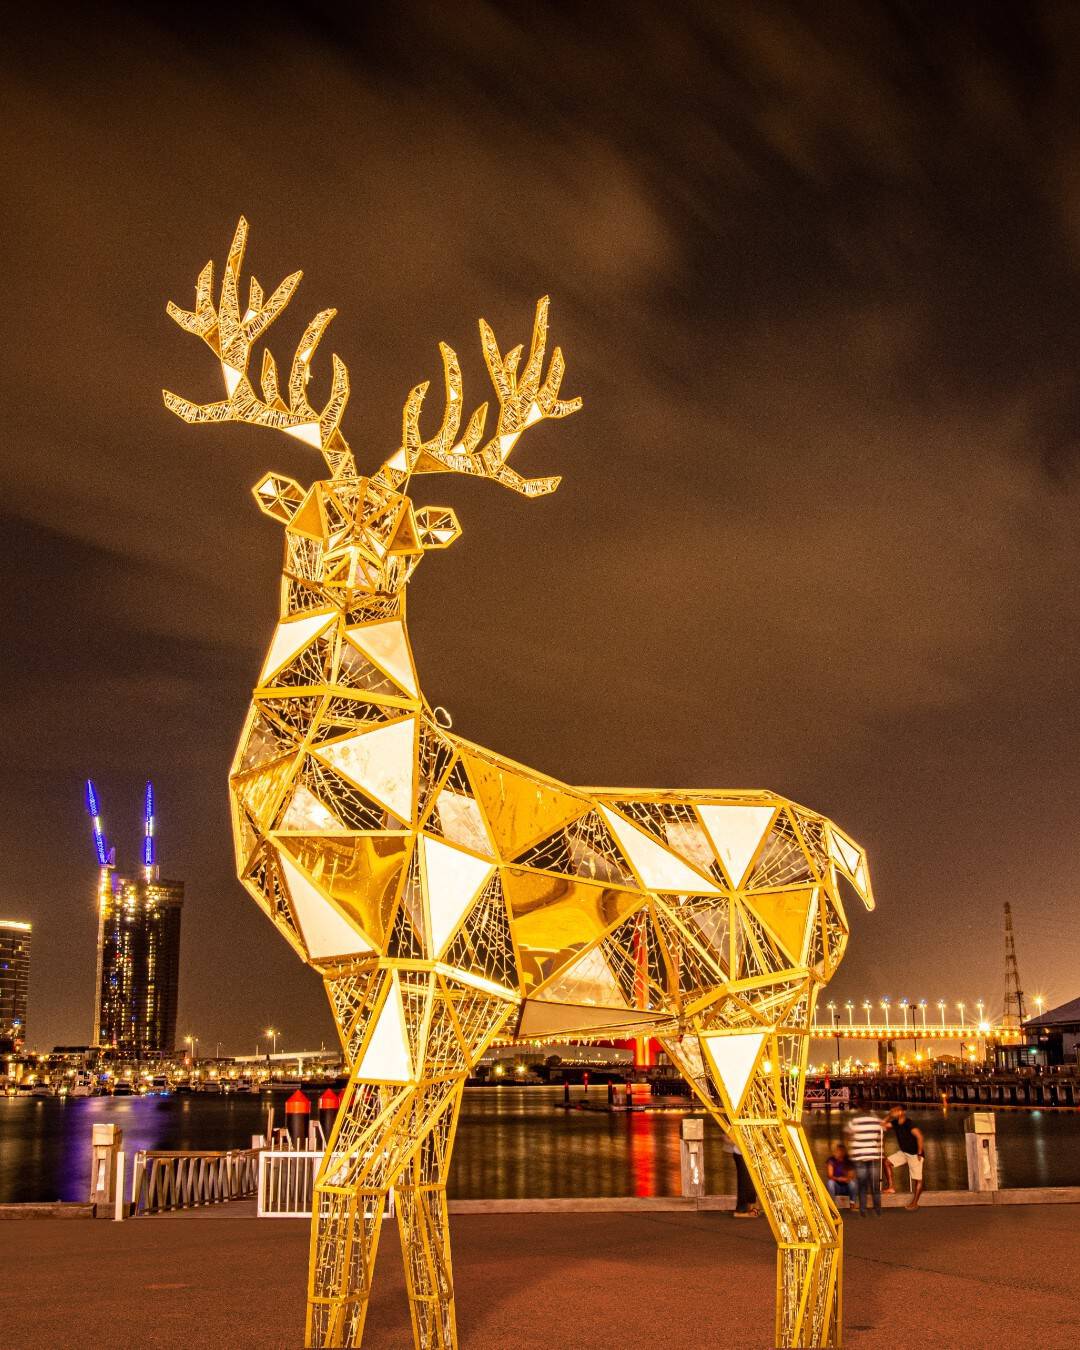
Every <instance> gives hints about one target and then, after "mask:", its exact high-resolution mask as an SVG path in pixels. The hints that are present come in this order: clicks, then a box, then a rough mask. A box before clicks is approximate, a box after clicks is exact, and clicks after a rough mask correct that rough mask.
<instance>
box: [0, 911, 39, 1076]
mask: <svg viewBox="0 0 1080 1350" xmlns="http://www.w3.org/2000/svg"><path fill="white" fill-rule="evenodd" d="M30 936H31V928H30V925H29V924H28V923H20V922H19V921H18V920H17V919H0V1049H11V1050H20V1049H21V1048H22V1045H23V1042H24V1041H25V1039H26V995H27V991H28V989H29V987H30Z"/></svg>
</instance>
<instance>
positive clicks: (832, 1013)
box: [826, 1002, 840, 1073]
mask: <svg viewBox="0 0 1080 1350" xmlns="http://www.w3.org/2000/svg"><path fill="white" fill-rule="evenodd" d="M826 1006H827V1007H828V1009H829V1016H830V1017H831V1018H832V1026H833V1031H834V1032H835V1034H836V1072H837V1073H839V1072H840V1033H839V1031H837V1029H836V1004H835V1003H831V1002H830V1003H828V1004H827V1005H826Z"/></svg>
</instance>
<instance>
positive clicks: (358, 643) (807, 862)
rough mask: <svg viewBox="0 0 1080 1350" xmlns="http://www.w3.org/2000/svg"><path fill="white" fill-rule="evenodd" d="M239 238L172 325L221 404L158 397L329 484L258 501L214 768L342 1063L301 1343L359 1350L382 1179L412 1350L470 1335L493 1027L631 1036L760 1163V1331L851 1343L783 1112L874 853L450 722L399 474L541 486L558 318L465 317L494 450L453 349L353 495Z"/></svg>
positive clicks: (752, 1162) (286, 292) (530, 490)
mask: <svg viewBox="0 0 1080 1350" xmlns="http://www.w3.org/2000/svg"><path fill="white" fill-rule="evenodd" d="M246 238H247V225H246V223H245V222H244V221H243V220H241V221H240V224H239V226H238V228H237V231H236V236H235V238H234V240H233V244H232V248H231V250H230V252H229V258H228V262H227V264H226V267H225V273H224V277H223V278H222V283H221V293H220V299H219V302H218V305H217V307H216V308H215V307H214V303H213V295H212V286H213V268H212V264H210V263H207V265H206V267H205V268H204V269H203V271H202V273H201V274H200V276H199V280H198V285H197V290H196V297H195V308H194V309H193V310H191V311H185V310H181V309H179V308H177V307H176V306H174V305H171V304H170V305H169V314H170V315H171V316H172V318H173V319H175V320H176V322H177V323H178V324H179V325H180V326H181V327H182V328H183V329H185V330H186V331H187V332H189V333H194V334H195V335H197V336H198V337H200V338H202V339H203V341H204V342H206V343H207V344H208V346H209V347H210V348H211V350H212V351H213V352H214V355H215V356H216V357H217V358H218V359H219V360H220V362H221V370H222V374H223V376H224V379H225V390H226V395H227V397H226V398H225V400H224V401H222V402H218V403H210V404H205V405H199V404H195V403H191V402H189V401H188V400H186V399H183V398H180V397H178V396H177V395H175V394H171V393H168V392H166V394H165V403H166V406H167V407H168V408H169V409H171V411H172V412H174V413H176V414H177V415H178V416H179V417H181V418H183V419H184V420H185V421H187V422H195V423H218V422H232V421H235V422H249V423H253V424H255V425H258V426H265V427H273V428H276V429H277V430H279V431H284V432H285V433H287V434H288V435H290V436H293V437H295V438H296V439H297V440H300V441H302V442H304V443H305V444H307V445H310V446H312V447H313V448H315V449H317V450H320V451H321V452H322V454H323V456H324V458H325V460H326V463H327V465H328V467H329V471H330V476H329V477H328V478H326V479H325V480H323V481H321V482H317V483H315V484H314V485H313V486H312V487H310V488H307V489H305V488H303V487H301V486H300V485H299V484H298V483H296V482H294V481H293V479H291V478H284V477H282V476H281V475H279V474H268V475H267V476H266V477H265V478H264V479H263V480H262V481H261V482H260V483H259V484H258V485H257V486H256V487H255V489H254V494H255V498H256V500H257V502H258V503H259V506H260V507H261V509H262V510H263V511H264V512H265V513H266V514H267V515H270V516H273V517H274V518H275V519H276V520H279V521H281V522H282V524H284V526H285V563H284V570H283V574H282V581H281V618H280V621H279V623H278V625H277V628H276V630H275V632H274V635H273V638H272V640H271V642H270V648H269V651H268V652H267V656H266V660H265V662H264V664H263V668H262V671H261V673H260V675H259V678H258V683H257V685H256V688H255V692H254V697H253V701H252V705H251V709H250V712H249V713H248V717H247V722H246V724H245V726H244V731H243V734H242V736H241V738H240V745H239V748H238V750H237V752H236V759H235V762H234V763H233V766H232V773H231V778H230V786H231V795H232V818H233V832H234V838H235V845H236V862H237V869H238V872H239V876H240V879H241V881H242V882H243V884H244V886H245V887H246V888H247V890H248V891H249V892H250V894H251V895H252V896H253V897H254V899H255V900H256V901H257V902H258V904H259V905H260V906H261V907H262V909H263V910H264V911H265V913H266V914H267V915H268V917H269V918H270V919H271V920H272V922H273V923H274V924H275V926H276V927H277V928H278V929H279V931H280V932H281V933H282V934H283V935H284V936H285V938H286V939H287V940H288V941H289V942H290V943H291V944H292V945H293V947H294V948H295V949H296V951H297V953H298V955H299V956H300V957H301V958H302V959H303V960H304V961H306V962H307V963H308V964H309V965H311V966H313V967H314V968H315V969H316V970H318V971H319V973H320V974H321V976H322V978H323V980H324V981H325V985H326V992H327V994H328V996H329V999H330V1005H331V1008H332V1009H333V1014H334V1018H335V1021H336V1022H337V1025H338V1029H339V1031H340V1035H341V1042H342V1046H343V1048H344V1053H345V1057H346V1060H347V1062H348V1066H349V1085H348V1088H347V1090H346V1093H345V1096H344V1100H343V1102H342V1106H341V1109H340V1113H339V1115H338V1120H337V1125H336V1127H335V1129H334V1133H333V1136H332V1138H331V1139H330V1141H329V1147H328V1149H327V1152H326V1155H325V1157H324V1159H323V1162H322V1165H321V1168H320V1171H319V1174H318V1178H317V1181H316V1187H315V1201H314V1213H313V1216H312V1235H311V1269H310V1283H309V1297H308V1311H307V1344H308V1345H309V1346H343V1345H344V1346H357V1345H359V1344H360V1342H361V1338H362V1335H363V1329H364V1318H365V1314H366V1312H367V1307H368V1300H369V1296H370V1293H371V1282H372V1276H373V1271H374V1265H375V1254H376V1247H377V1245H378V1240H379V1229H380V1224H381V1222H382V1216H383V1209H384V1201H385V1198H386V1195H387V1191H388V1189H389V1188H390V1187H393V1188H394V1189H395V1193H396V1197H397V1216H398V1223H399V1226H400V1232H401V1245H402V1249H403V1252H404V1259H405V1271H406V1282H407V1287H408V1294H409V1300H410V1306H411V1313H412V1325H413V1335H414V1338H415V1342H416V1345H417V1347H421V1348H422V1350H448V1347H453V1346H456V1344H457V1333H456V1329H455V1315H454V1283H453V1277H452V1274H451V1262H450V1236H449V1228H448V1221H447V1206H446V1180H447V1173H448V1171H449V1167H450V1158H451V1152H452V1148H453V1143H454V1131H455V1125H456V1122H457V1117H458V1111H459V1108H460V1105H461V1096H462V1089H463V1086H464V1083H465V1079H466V1077H467V1075H468V1074H469V1072H470V1071H471V1070H472V1069H473V1067H474V1066H475V1065H476V1063H477V1062H478V1060H479V1059H480V1057H481V1055H483V1053H484V1051H485V1050H486V1049H487V1048H488V1047H489V1046H490V1045H491V1043H492V1041H493V1040H494V1039H495V1038H496V1037H502V1038H507V1039H512V1038H517V1037H519V1038H522V1039H527V1040H530V1041H535V1040H538V1039H539V1040H544V1039H557V1038H558V1039H564V1038H567V1037H585V1038H588V1037H609V1036H618V1037H626V1036H632V1035H641V1034H645V1035H650V1036H655V1037H658V1038H659V1039H660V1041H661V1043H662V1044H663V1046H664V1047H665V1049H666V1050H667V1053H668V1054H669V1055H670V1057H671V1060H672V1061H673V1062H674V1064H676V1065H677V1066H678V1067H679V1069H680V1070H681V1071H682V1073H683V1074H685V1076H686V1077H687V1079H688V1080H689V1081H690V1083H691V1084H692V1085H693V1088H694V1091H695V1092H696V1093H697V1095H698V1096H699V1097H700V1099H701V1101H702V1103H703V1104H704V1106H705V1107H706V1109H707V1110H708V1111H709V1113H710V1114H711V1115H712V1117H713V1118H714V1119H715V1120H716V1121H717V1122H718V1124H719V1125H720V1126H721V1127H722V1128H723V1129H724V1130H726V1131H727V1132H728V1133H729V1134H730V1135H731V1136H733V1137H734V1138H735V1139H736V1140H737V1142H738V1144H739V1147H740V1149H741V1151H742V1153H743V1156H744V1158H745V1160H746V1162H747V1164H748V1166H749V1168H750V1170H751V1172H752V1174H753V1177H754V1180H755V1183H756V1185H757V1189H758V1194H759V1196H760V1198H761V1202H762V1204H763V1206H764V1208H765V1211H766V1213H767V1215H768V1218H769V1222H770V1223H771V1225H772V1230H773V1233H774V1235H775V1238H776V1241H777V1244H778V1248H779V1250H778V1261H777V1311H776V1332H775V1340H774V1341H773V1342H772V1343H773V1344H777V1345H782V1346H834V1345H839V1343H840V1285H841V1243H842V1238H841V1228H840V1223H839V1219H838V1216H837V1213H836V1210H835V1208H834V1206H833V1205H832V1203H831V1201H830V1199H829V1197H828V1194H827V1192H826V1191H825V1188H824V1186H823V1184H822V1182H821V1180H820V1179H819V1177H818V1175H817V1173H816V1171H815V1168H814V1166H813V1163H812V1160H811V1157H810V1153H809V1150H808V1148H807V1143H806V1137H805V1135H804V1134H803V1129H802V1125H801V1113H802V1098H803V1086H804V1078H805V1072H806V1059H807V1047H808V1029H809V1023H810V1018H811V1015H812V1011H813V1008H814V1004H815V1000H816V998H817V996H818V993H819V991H820V989H821V988H822V987H823V985H824V984H825V982H826V981H827V980H828V979H829V978H830V976H831V975H832V973H833V971H834V970H835V968H836V966H837V964H838V962H839V961H840V958H841V955H842V954H843V950H844V945H845V943H846V941H847V935H848V928H847V922H846V919H845V917H844V911H843V908H842V906H841V901H840V896H839V894H838V878H839V877H844V878H846V880H847V881H848V882H849V883H850V884H851V885H852V886H853V888H854V889H855V891H856V892H857V894H858V895H859V896H860V897H861V898H862V899H863V901H864V902H865V903H866V905H867V906H868V907H870V906H871V905H872V903H873V902H872V899H871V893H870V882H869V878H868V874H867V868H866V860H865V858H864V856H863V853H862V851H861V850H860V849H859V847H858V846H857V845H856V844H855V843H854V842H853V841H852V840H851V839H850V838H849V837H848V836H847V835H846V834H844V833H842V832H841V831H840V830H838V829H837V828H836V826H835V825H832V824H831V823H830V822H829V821H827V820H825V819H824V818H823V817H822V816H819V815H817V814H815V813H814V812H812V811H808V810H806V809H805V808H803V807H801V806H796V805H795V804H794V803H792V802H789V801H786V800H785V799H784V798H782V797H778V796H776V795H775V794H774V793H771V792H765V791H759V790H756V789H755V790H749V791H747V790H742V791H727V790H717V791H698V790H694V791H654V790H644V791H642V790H638V789H631V788H580V787H569V786H567V785H566V784H565V783H561V782H558V781H557V780H556V779H553V778H549V777H547V776H546V775H544V774H542V773H537V772H536V771H535V770H532V769H527V768H524V767H522V766H521V765H520V764H515V763H514V762H513V761H511V760H508V759H505V758H503V757H502V756H500V755H497V754H493V753H492V752H491V751H490V750H484V749H482V748H481V747H480V746H478V745H474V744H472V743H471V742H470V741H467V740H464V739H463V738H462V737H460V736H457V735H454V734H452V733H451V732H450V731H449V730H448V729H447V728H446V727H445V726H444V725H443V720H441V719H440V718H439V717H437V716H436V712H435V711H433V710H432V708H431V707H430V706H429V705H428V703H427V701H426V700H425V698H424V696H423V693H422V692H421V689H420V683H419V680H418V678H417V673H416V669H415V666H414V663H413V656H412V650H411V647H410V645H409V638H408V633H407V630H406V625H405V588H406V585H407V584H408V581H409V578H410V576H411V575H412V573H413V569H414V568H415V567H416V565H417V563H419V562H420V560H421V558H422V557H423V556H424V555H425V554H426V553H427V552H429V551H432V550H436V549H443V548H446V547H448V546H449V545H450V544H452V543H453V542H454V541H455V540H456V539H457V538H458V535H459V534H460V527H459V525H458V521H457V518H456V516H455V514H454V512H453V511H452V510H451V509H450V508H449V507H443V506H421V507H417V506H415V505H414V504H413V501H412V498H411V497H410V495H409V494H410V492H411V490H412V480H413V478H414V477H415V476H416V475H419V474H427V473H466V474H473V475H477V476H480V477H484V478H490V479H491V480H492V481H493V482H495V483H501V484H503V485H504V486H505V487H509V488H512V489H514V491H516V492H519V493H522V494H523V495H524V496H526V497H539V496H542V495H544V494H546V493H549V492H552V491H554V490H555V488H556V487H557V486H558V484H559V479H558V478H534V479H526V478H522V477H521V476H520V475H519V474H518V473H516V472H515V471H514V470H513V469H512V468H511V467H510V464H509V459H510V455H511V453H512V451H513V449H514V447H515V445H516V443H517V441H518V438H519V437H520V436H521V435H522V433H523V432H524V431H526V429H527V428H529V427H531V426H533V425H534V424H535V423H537V422H540V421H543V420H547V419H558V418H562V417H566V416H568V415H569V414H571V413H573V412H576V411H577V409H578V408H579V407H580V406H581V401H580V399H572V400H569V401H564V400H561V399H560V397H559V387H560V383H561V381H562V378H563V371H564V363H563V358H562V354H561V352H560V351H559V349H558V348H556V349H555V351H554V352H553V353H552V356H551V361H550V364H549V365H548V367H547V370H546V372H545V370H544V362H545V346H546V340H547V315H548V302H547V300H546V299H544V300H541V301H540V303H539V304H538V305H537V307H536V319H535V323H534V327H533V335H532V343H531V346H530V348H529V352H528V355H527V357H526V358H525V360H524V363H522V348H521V347H514V348H513V349H512V350H511V351H509V352H507V353H505V354H502V353H500V351H499V347H498V346H497V344H496V341H495V337H494V334H493V333H492V331H491V329H490V328H489V327H488V326H487V324H486V323H484V322H483V321H481V323H480V336H481V342H482V346H483V353H484V358H485V361H486V363H487V368H488V371H489V373H490V375H491V380H492V383H493V385H494V387H495V392H496V395H497V398H498V415H497V418H496V422H495V428H494V432H493V434H492V435H491V436H490V437H488V438H487V439H485V427H486V423H487V412H488V409H487V405H486V404H482V405H481V406H480V407H478V408H477V409H476V411H475V412H473V414H472V415H471V416H470V417H469V418H468V420H467V422H466V423H465V431H464V434H463V435H462V436H461V437H460V439H459V438H458V432H459V429H460V427H461V424H462V389H461V375H460V370H459V367H458V361H457V357H456V356H455V354H454V352H453V351H451V349H450V348H449V347H447V346H445V345H443V346H442V348H441V351H442V361H443V370H444V375H445V380H446V407H445V412H444V414H443V418H442V424H441V426H440V427H439V429H438V431H437V432H436V433H435V434H434V435H433V436H432V437H430V439H428V440H425V439H424V438H423V436H422V434H421V430H420V411H421V405H422V402H423V399H424V394H425V391H426V389H427V385H426V384H421V385H418V386H417V387H416V388H415V389H413V391H412V392H411V393H410V394H409V396H408V398H407V400H406V401H405V409H404V420H403V429H402V440H401V444H400V445H399V446H398V447H397V448H396V449H395V450H394V451H393V453H392V454H391V455H390V457H389V458H388V459H387V460H386V461H385V463H384V464H383V465H382V467H381V468H379V469H378V470H377V471H376V472H375V473H373V474H371V475H370V476H366V477H365V476H362V475H358V474H357V471H356V467H355V464H354V461H353V456H352V453H351V451H350V449H349V446H348V444H347V443H346V441H345V438H344V436H343V435H342V432H341V427H340V423H341V417H342V413H343V412H344V410H345V405H346V401H347V399H348V396H349V380H348V374H347V371H346V368H345V365H344V364H343V362H342V361H341V360H339V358H338V357H337V356H334V357H333V358H332V382H331V389H330V396H329V399H328V400H327V402H326V404H325V406H323V407H322V408H321V409H320V408H318V407H316V406H314V405H312V404H311V403H310V402H309V400H308V379H309V375H310V373H311V362H312V357H313V355H314V353H315V349H316V347H317V345H318V343H319V339H320V338H321V337H322V335H323V332H324V330H325V328H326V326H327V324H328V323H329V321H330V319H331V318H332V317H333V314H334V311H333V310H324V311H323V312H322V313H320V314H318V315H316V317H315V318H314V319H313V320H312V321H311V323H310V324H309V325H308V328H307V330H306V332H305V333H304V335H303V337H302V338H301V341H300V345H299V347H298V348H297V350H296V354H295V356H294V358H293V361H292V365H291V368H290V370H289V375H288V379H287V382H286V384H285V386H284V388H283V387H282V386H281V384H280V382H279V377H278V371H277V367H276V365H275V363H274V360H273V357H272V356H271V355H270V353H269V352H268V351H264V352H263V357H262V371H261V378H260V381H259V384H260V389H259V391H256V388H255V385H254V383H253V381H252V377H251V375H250V373H249V370H248V366H249V361H250V357H251V349H252V346H253V345H254V344H255V343H256V342H257V341H258V340H259V339H260V338H261V337H262V336H263V334H264V333H265V332H266V330H267V328H269V326H270V324H271V323H273V321H274V320H275V319H276V318H277V316H278V315H279V314H280V313H281V311H282V310H283V309H284V308H285V306H286V305H287V304H288V302H289V300H290V298H291V297H292V295H293V292H294V291H295V289H296V287H297V284H298V282H299V280H300V273H299V272H296V273H294V274H293V275H292V276H290V277H287V278H286V279H285V280H284V281H283V282H282V283H281V285H280V286H278V288H277V289H276V290H275V291H274V292H273V293H272V294H271V295H270V296H269V298H267V297H265V296H264V293H263V291H262V289H261V287H260V286H259V284H258V283H257V282H256V281H255V280H254V279H252V280H251V283H250V288H249V293H248V299H247V303H246V305H245V306H243V307H242V306H241V301H240V298H239V284H240V282H239V277H240V267H241V262H242V259H243V253H244V246H245V242H246ZM495 687H496V688H497V682H496V685H495ZM597 696H599V691H597Z"/></svg>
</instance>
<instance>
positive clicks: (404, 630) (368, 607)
mask: <svg viewBox="0 0 1080 1350" xmlns="http://www.w3.org/2000/svg"><path fill="white" fill-rule="evenodd" d="M283 589H284V594H283V604H282V611H283V613H282V619H283V620H286V621H288V620H290V619H295V618H297V617H298V616H299V615H302V614H303V611H302V610H300V611H298V610H297V609H296V608H295V606H290V605H289V603H288V601H289V595H288V588H287V587H285V588H283ZM334 609H335V611H336V617H337V620H338V622H337V624H336V627H337V629H338V631H339V632H340V634H341V643H340V646H339V648H338V651H337V654H336V656H335V657H333V658H332V659H333V660H334V662H335V666H336V669H335V671H334V672H333V676H332V682H333V683H334V685H336V686H337V688H338V689H339V690H340V691H341V692H344V691H345V690H349V691H350V692H353V691H355V696H356V697H357V698H358V699H364V698H365V696H373V697H374V698H375V699H376V700H379V701H381V700H382V699H383V698H389V699H393V700H394V701H395V702H397V701H398V700H401V708H402V712H406V711H412V710H416V711H419V710H420V709H422V708H423V707H424V706H425V705H424V697H423V694H422V692H421V690H420V682H419V678H418V676H417V673H416V664H415V661H414V659H413V653H412V644H411V642H410V641H409V631H408V626H407V623H406V618H405V591H404V589H402V590H400V591H398V592H397V593H396V594H393V595H377V596H363V597H359V598H358V597H357V596H356V594H355V593H352V594H351V595H350V596H349V597H348V598H346V599H345V600H343V602H342V603H341V604H338V605H335V606H334ZM324 612H325V611H324ZM373 668H374V669H373Z"/></svg>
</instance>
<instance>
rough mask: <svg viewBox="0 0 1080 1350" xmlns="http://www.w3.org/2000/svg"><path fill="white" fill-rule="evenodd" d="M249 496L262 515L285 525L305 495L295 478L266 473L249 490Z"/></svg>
mask: <svg viewBox="0 0 1080 1350" xmlns="http://www.w3.org/2000/svg"><path fill="white" fill-rule="evenodd" d="M251 495H252V496H253V497H254V498H255V500H256V501H257V502H258V503H259V510H260V511H261V512H262V513H263V515H266V516H273V517H274V519H275V520H280V521H282V522H283V523H284V524H286V525H287V524H288V523H289V521H290V520H292V518H293V516H294V515H295V514H296V511H297V508H298V507H299V506H300V503H301V502H302V501H303V500H304V497H305V495H306V494H305V492H304V489H303V488H302V487H301V486H300V484H299V483H298V482H297V481H296V479H295V478H285V477H283V476H282V475H281V474H279V473H268V474H267V475H266V477H265V478H261V479H260V480H259V481H258V482H257V483H256V484H255V486H254V487H253V488H252V489H251Z"/></svg>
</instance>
